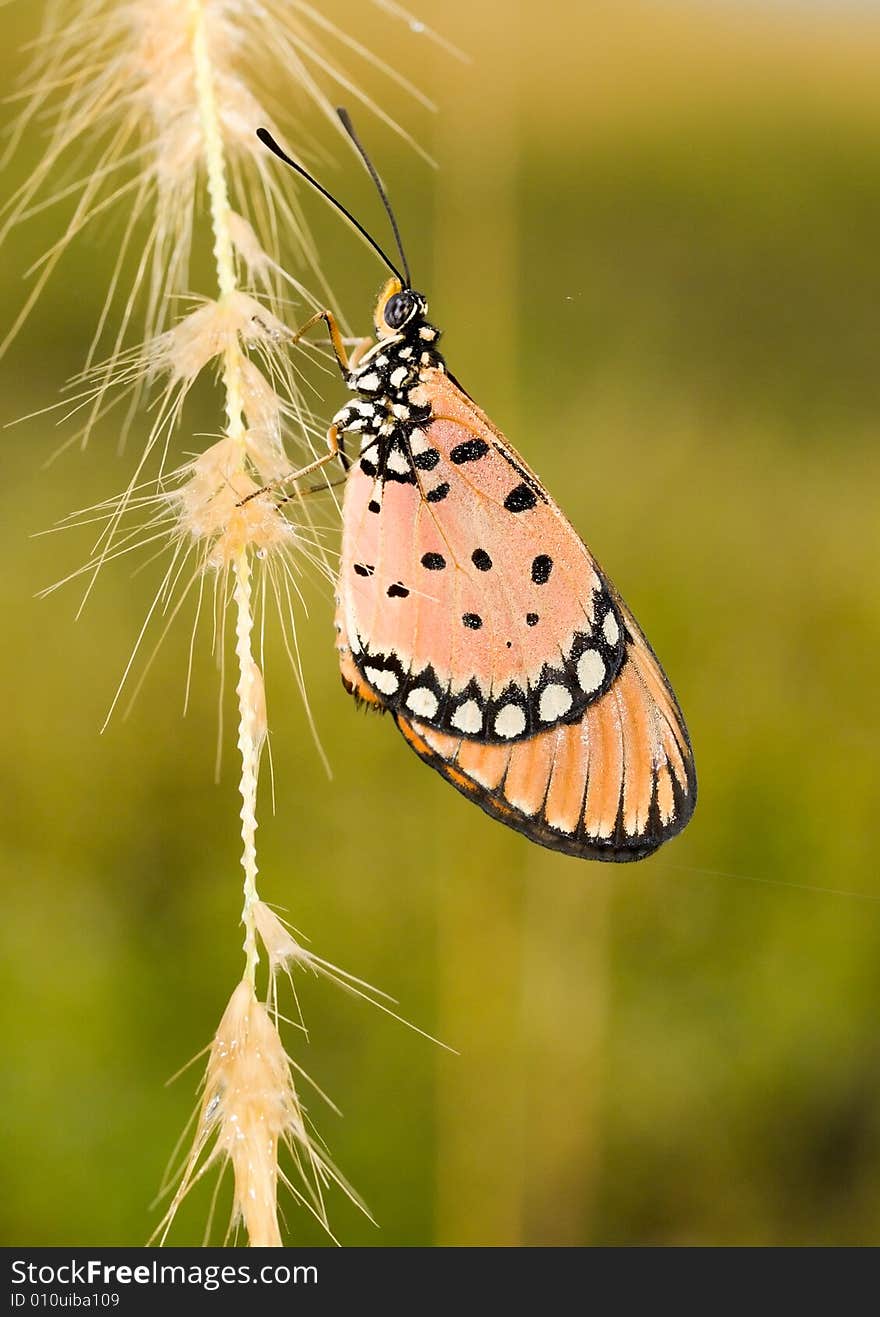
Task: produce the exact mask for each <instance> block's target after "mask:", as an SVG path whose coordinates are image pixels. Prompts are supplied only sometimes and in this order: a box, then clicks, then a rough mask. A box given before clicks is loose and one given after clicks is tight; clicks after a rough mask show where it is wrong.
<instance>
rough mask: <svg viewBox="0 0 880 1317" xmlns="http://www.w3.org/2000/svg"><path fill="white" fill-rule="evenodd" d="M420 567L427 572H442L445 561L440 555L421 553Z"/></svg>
mask: <svg viewBox="0 0 880 1317" xmlns="http://www.w3.org/2000/svg"><path fill="white" fill-rule="evenodd" d="M422 566H423V567H424V568H425V570H426V571H429V572H442V571H443V568H444V567H445V566H446V559H445V558H444V557H443V554H442V553H423V554H422Z"/></svg>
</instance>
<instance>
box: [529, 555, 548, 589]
mask: <svg viewBox="0 0 880 1317" xmlns="http://www.w3.org/2000/svg"><path fill="white" fill-rule="evenodd" d="M552 570H553V559H552V558H551V557H549V556H548V555H547V554H546V553H539V554H538V556H537V558H535V559H534V560H533V562H532V580H533V581H534V583H535V585H546V584H547V582H548V581H549V580H550V573H551V572H552Z"/></svg>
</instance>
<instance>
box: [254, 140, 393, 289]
mask: <svg viewBox="0 0 880 1317" xmlns="http://www.w3.org/2000/svg"><path fill="white" fill-rule="evenodd" d="M257 137H259V139H260V141H261V142H262V143H263V145H264V146H267V147H268V148H269V150H270V151H271V152H272V153H273V154H274V155H277V157H278V159H279V160H283V161H284V163H285V164H286V165H290V168H291V169H293V170H295V171H296V173H297V174H299V175H300V176H301V177H302V178H304V179H305V180H306V182H307V183H311V185H312V187H313V188H314V189H315V191H316V192H320V194H321V196H322V197H324V198H325V199H326V200H327V201H329V202H330V204H331V206H335V208H336V209H337V210H338V211H339V213H340V215H344V216H345V218H346V219H347V220H348V222H349V224H350V225H351V226H352V228H353V229H356V230H357V232H358V233H359V234H360V235H361V237H362V238H364V239H365V240H366V241H367V242H368V243H369V244H370V246H371V247H372V248H373V251H374V252H376V254H377V255H378V256H381V258H382V260H383V261H384V262H385V264H386V265H387V266H388V269H389V270H390V271H391V272H392V274H394V275H395V276H396V277H397V278H398V279H399V280H400V282H401V283H402V284H403V283H404V279H403V275H402V274H401V273H400V271H399V270H398V268H397V266H396V265H395V264H394V262H393V261H392V260H391V259H390V257H388V256H386V254H385V252H384V251H383V250H382V248H381V247H380V246H379V244H378V242H377V241H376V239H375V238H374V237H372V235H371V234H369V233H367V230H366V229H365V228H364V226H363V224H361V223H360V222H359V221H358V220H356V219H355V217H354V215H352V213H351V211H350V210H346V208H345V206H343V204H342V202H341V201H337V199H336V197H334V196H333V193H332V192H328V191H327V189H326V188H325V187H322V186H321V184H320V183H319V182H318V180H317V179H316V178H312V175H311V174H310V173H309V172H308V170H306V169H303V167H302V165H298V164H297V163H296V161H295V160H291V158H290V156H289V155H288V154H287V152H286V151H282V149H281V147H280V146H279V145H278V143H277V142H276V141H275V138H274V137H273V136H272V134H271V133H270V132H269V130H268V128H258V129H257ZM355 140H357V139H355ZM361 149H362V150H363V148H361ZM368 164H369V162H368ZM370 172H371V174H373V177H374V178H376V174H375V172H374V170H373V167H372V165H370ZM376 182H377V185H378V187H379V191H380V192H381V194H382V199H383V200H384V201H385V205H386V207H387V208H388V213H389V215H390V214H391V208H390V207H389V206H388V201H387V200H386V198H385V193H384V192H382V185H381V183H379V182H378V179H376ZM391 223H392V224H393V225H394V233H395V236H396V235H397V225H396V224H394V216H393V215H392V216H391ZM397 245H398V247H400V238H398V239H397ZM400 254H401V256H403V249H402V248H401V251H400ZM403 265H404V269H405V270H406V283H405V285H404V286H405V287H407V288H408V287H409V269H408V267H407V264H406V257H403Z"/></svg>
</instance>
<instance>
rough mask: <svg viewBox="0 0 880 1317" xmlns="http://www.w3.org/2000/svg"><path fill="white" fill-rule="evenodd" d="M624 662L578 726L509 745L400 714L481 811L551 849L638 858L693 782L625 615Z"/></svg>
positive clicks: (406, 730) (678, 730)
mask: <svg viewBox="0 0 880 1317" xmlns="http://www.w3.org/2000/svg"><path fill="white" fill-rule="evenodd" d="M623 613H624V618H625V620H626V624H627V630H628V632H629V635H630V637H631V639H629V640H628V641H627V652H626V660H625V662H624V664H623V667H622V668H621V670H620V673H619V675H618V677H617V679H616V681H615V683H614V685H613V686H612V687H611V689H610V690H608V691H606V693H605V694H604V695H603V696H602V697H601V698H600V699H599V700H597V701H596V702H595V703H594V704H591V705H590V706H589V707H588V708H587V710H586V712H585V714H584V716H583V718H582V719H581V721H580V722H578V723H575V724H560V725H558V726H556V727H554V728H551V729H550V730H549V731H546V732H542V733H540V734H539V735H538V736H534V737H530V738H528V739H527V740H523V741H517V742H515V743H514V744H513V745H481V744H479V743H475V742H473V741H466V740H464V739H456V738H455V737H450V736H446V735H444V734H443V733H440V732H437V731H435V730H434V729H433V728H431V727H427V726H425V725H424V724H423V723H419V722H418V721H417V720H415V719H407V718H403V717H401V716H399V715H398V716H397V717H396V722H397V725H398V727H399V728H400V730H401V732H402V733H403V735H404V737H405V738H406V740H407V741H408V743H409V744H410V745H411V746H412V748H413V750H415V752H416V754H417V755H419V757H420V758H421V759H423V760H424V761H425V762H426V763H428V764H430V765H431V767H432V768H434V769H436V770H437V772H439V773H441V774H442V775H443V777H445V778H446V780H447V781H448V782H451V783H452V785H453V786H455V787H457V788H458V790H459V791H461V792H463V794H464V795H466V796H467V797H468V798H469V799H471V800H473V801H475V802H476V803H477V804H478V805H479V806H480V807H481V808H482V809H484V810H485V811H486V813H487V814H490V815H492V817H493V818H497V819H500V821H501V822H502V823H506V824H507V825H508V826H509V827H512V828H514V829H516V831H518V832H522V833H524V834H525V835H526V836H527V837H529V838H530V839H531V840H532V841H535V842H538V843H540V844H541V845H542V846H548V847H550V848H551V849H552V850H557V851H562V852H564V853H565V854H568V855H576V856H578V857H580V858H582V859H595V860H615V861H626V860H640V859H644V858H645V856H647V855H650V854H651V853H652V852H653V851H655V850H656V849H657V847H658V846H660V845H662V843H663V842H664V841H667V840H668V839H669V838H670V837H674V836H675V835H676V833H678V832H680V831H681V830H682V828H683V827H684V826H685V825H686V823H687V822H688V820H689V819H690V817H691V815H692V814H693V811H694V806H695V805H696V799H697V782H696V774H695V772H694V760H693V753H692V751H691V746H690V741H689V739H688V735H687V731H686V729H685V725H684V721H683V719H682V716H681V711H680V710H679V708H678V704H677V703H676V700H675V697H674V695H673V694H672V691H671V690H670V689H669V685H668V683H667V681H666V678H665V676H664V674H663V670H662V668H661V667H660V664H659V663H658V662H657V659H656V658H655V656H654V654H653V653H652V651H651V649H650V647H649V645H648V643H647V641H646V640H645V638H644V636H643V635H642V634H641V632H640V631H639V629H638V627H637V625H636V623H635V621H634V620H633V618H632V617H631V616H630V614H629V613H628V612H627V611H626V610H625V609H623Z"/></svg>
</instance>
